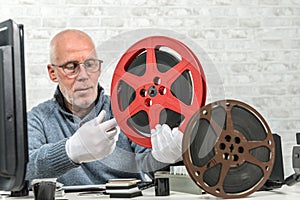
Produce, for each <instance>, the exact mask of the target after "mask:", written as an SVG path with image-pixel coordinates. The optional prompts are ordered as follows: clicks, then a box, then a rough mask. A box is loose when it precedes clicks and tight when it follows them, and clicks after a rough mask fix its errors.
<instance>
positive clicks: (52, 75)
mask: <svg viewBox="0 0 300 200" xmlns="http://www.w3.org/2000/svg"><path fill="white" fill-rule="evenodd" d="M47 69H48V74H49V77H50V79H51V80H52V81H53V82H55V83H57V82H58V80H57V77H56V74H55V72H54V66H52V65H51V64H48V65H47Z"/></svg>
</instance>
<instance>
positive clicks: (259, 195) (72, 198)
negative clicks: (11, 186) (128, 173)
mask: <svg viewBox="0 0 300 200" xmlns="http://www.w3.org/2000/svg"><path fill="white" fill-rule="evenodd" d="M78 194H79V193H66V195H65V196H64V197H58V198H56V200H63V199H64V200H65V199H68V200H95V199H98V200H99V199H110V198H109V196H107V195H102V196H97V197H96V196H95V197H91V196H89V197H87V196H79V195H78ZM0 199H1V200H11V199H15V200H16V199H17V200H33V195H32V193H30V196H28V197H22V198H21V197H18V198H17V197H9V198H6V197H2V198H0ZM113 199H117V198H113ZM133 199H139V200H143V199H166V200H167V199H186V200H190V199H219V198H217V197H214V196H212V195H209V194H200V195H195V194H187V193H180V192H174V191H171V192H170V195H169V196H155V193H154V188H150V189H147V190H144V191H143V196H140V197H135V198H133ZM241 199H248V200H249V199H253V200H256V199H261V200H266V199H272V200H285V199H286V200H294V199H295V200H296V199H297V200H299V199H300V183H298V184H296V185H294V186H291V187H289V186H283V187H282V188H280V189H276V190H272V191H257V192H254V193H253V194H251V195H249V196H247V197H245V198H241Z"/></svg>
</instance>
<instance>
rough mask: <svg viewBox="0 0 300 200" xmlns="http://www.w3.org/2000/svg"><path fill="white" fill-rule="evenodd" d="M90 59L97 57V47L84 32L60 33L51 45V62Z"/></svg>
mask: <svg viewBox="0 0 300 200" xmlns="http://www.w3.org/2000/svg"><path fill="white" fill-rule="evenodd" d="M90 57H96V50H95V45H94V43H93V41H92V39H91V38H90V37H89V36H88V35H86V34H84V33H82V32H78V31H67V32H62V33H59V34H58V35H56V36H55V37H54V38H53V39H52V41H51V43H50V59H51V62H64V61H69V60H77V61H82V60H84V59H86V58H90Z"/></svg>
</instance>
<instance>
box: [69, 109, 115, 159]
mask: <svg viewBox="0 0 300 200" xmlns="http://www.w3.org/2000/svg"><path fill="white" fill-rule="evenodd" d="M105 115H106V112H105V111H104V110H102V111H101V112H100V114H99V115H98V117H96V118H95V119H93V120H91V121H89V122H87V123H85V124H84V125H83V126H82V127H80V128H79V129H78V130H77V131H76V132H75V134H74V135H73V136H72V137H70V138H69V139H68V140H67V142H66V151H67V155H68V156H69V157H70V159H71V160H72V161H73V162H75V163H82V162H90V161H94V160H99V159H102V158H104V157H105V156H107V155H109V154H111V153H112V152H113V150H114V149H115V147H116V142H117V140H118V134H119V132H118V131H117V128H116V126H117V123H116V120H115V119H114V118H113V119H110V120H108V121H105V122H103V120H104V119H105Z"/></svg>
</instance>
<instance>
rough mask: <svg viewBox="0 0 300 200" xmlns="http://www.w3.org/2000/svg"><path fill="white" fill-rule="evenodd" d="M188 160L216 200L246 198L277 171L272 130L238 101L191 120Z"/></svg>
mask: <svg viewBox="0 0 300 200" xmlns="http://www.w3.org/2000/svg"><path fill="white" fill-rule="evenodd" d="M183 152H184V153H183V161H184V164H185V166H186V168H187V171H188V172H189V174H190V176H191V178H192V179H193V180H194V182H195V183H196V184H197V185H198V186H199V187H201V188H202V189H204V190H205V191H207V192H208V193H210V194H213V195H214V196H218V197H222V198H239V197H244V196H247V195H249V194H251V193H252V192H254V191H256V190H258V189H260V188H261V187H262V186H263V185H264V183H265V182H266V181H267V179H268V177H269V176H270V174H271V172H272V168H273V165H274V159H275V155H274V154H275V146H274V140H273V136H272V134H271V131H270V128H269V127H268V125H267V123H266V122H265V120H264V119H263V117H262V116H261V115H260V114H259V113H258V112H257V111H256V110H255V109H253V108H252V107H250V106H249V105H247V104H245V103H243V102H240V101H236V100H222V101H217V102H214V103H211V104H208V105H206V106H203V107H202V108H201V109H200V110H199V111H198V112H197V113H195V115H194V116H193V117H192V118H191V120H190V121H189V123H188V125H187V128H186V130H185V133H184V138H183Z"/></svg>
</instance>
